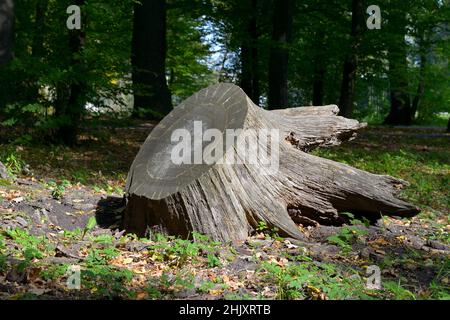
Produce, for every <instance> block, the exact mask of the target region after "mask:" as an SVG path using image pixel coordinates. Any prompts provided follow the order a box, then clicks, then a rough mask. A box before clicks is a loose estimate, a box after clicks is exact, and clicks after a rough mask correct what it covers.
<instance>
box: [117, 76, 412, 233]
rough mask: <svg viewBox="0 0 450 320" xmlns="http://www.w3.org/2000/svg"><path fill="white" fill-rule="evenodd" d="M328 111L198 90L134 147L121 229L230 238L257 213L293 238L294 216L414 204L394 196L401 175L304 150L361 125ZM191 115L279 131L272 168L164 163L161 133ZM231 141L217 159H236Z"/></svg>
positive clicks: (220, 124)
mask: <svg viewBox="0 0 450 320" xmlns="http://www.w3.org/2000/svg"><path fill="white" fill-rule="evenodd" d="M338 112H339V109H338V108H337V106H325V107H304V108H293V109H288V110H275V111H266V110H263V109H261V108H259V107H258V106H256V105H255V104H254V103H253V102H252V101H251V100H250V99H248V97H247V96H246V95H245V93H244V92H243V91H242V90H241V89H240V88H239V87H237V86H234V85H232V84H218V85H214V86H211V87H209V88H207V89H204V90H202V91H200V92H198V93H197V94H195V95H194V96H193V97H191V98H189V99H187V100H186V101H185V102H183V103H182V104H181V105H180V106H179V107H177V108H175V110H174V111H173V112H172V113H171V114H169V115H168V116H167V117H166V118H165V119H164V120H163V121H162V122H161V123H160V124H159V125H158V126H157V127H156V128H155V129H154V130H153V132H152V133H151V134H150V136H149V137H148V138H147V140H146V142H145V143H144V145H143V146H142V148H141V150H140V152H139V154H138V155H137V157H136V159H135V161H134V163H133V165H132V167H131V170H130V173H129V176H128V179H127V187H126V193H127V208H126V213H125V218H124V228H125V229H126V230H127V231H128V232H133V233H137V234H139V235H144V234H145V233H146V232H147V231H148V230H149V229H150V230H155V231H160V232H165V233H168V234H173V235H181V236H185V237H186V236H188V235H189V234H190V233H191V232H192V231H195V232H200V233H204V234H208V235H210V236H211V237H212V238H214V239H217V240H223V241H237V240H243V239H245V238H246V237H247V236H248V235H249V234H250V233H251V232H252V231H253V230H254V229H255V228H256V227H257V226H258V224H259V223H260V222H261V221H264V222H266V223H267V225H268V226H269V228H274V227H276V228H278V230H279V233H280V234H281V235H283V236H287V237H291V238H295V239H302V237H303V236H302V233H301V232H300V229H299V228H298V226H297V225H296V222H297V223H303V224H315V223H322V224H330V225H332V224H339V223H342V221H343V220H342V218H341V217H340V216H339V215H338V213H339V212H341V211H350V212H355V213H358V214H362V215H365V216H367V217H376V216H377V215H379V214H380V213H382V214H385V215H397V216H411V215H414V214H416V213H418V212H419V209H418V208H416V207H415V206H414V205H412V204H409V203H407V202H405V201H403V200H400V199H398V198H397V197H396V195H397V193H398V191H399V189H400V188H402V187H403V186H405V185H406V184H407V183H406V182H404V181H401V180H398V179H395V178H392V177H389V176H383V175H375V174H371V173H368V172H365V171H362V170H358V169H355V168H352V167H350V166H347V165H345V164H341V163H337V162H334V161H331V160H327V159H323V158H319V157H316V156H313V155H309V154H307V153H305V152H304V151H307V150H310V149H312V148H314V147H318V146H330V145H337V144H339V143H341V141H344V140H348V139H351V138H353V137H354V133H355V131H357V130H358V129H360V128H362V127H364V125H363V124H360V123H359V122H358V121H356V120H350V119H345V118H342V117H338V116H337V113H338ZM194 120H202V121H203V122H204V123H206V124H207V127H208V128H218V129H220V130H221V132H225V130H226V129H238V128H242V129H244V130H245V129H263V128H264V129H280V131H281V133H282V134H281V136H280V138H279V144H280V162H279V171H278V173H277V174H273V173H271V172H269V168H268V167H267V166H265V165H264V160H265V159H264V158H260V157H258V158H257V163H256V164H254V165H248V164H226V163H225V164H219V163H215V164H212V165H206V164H201V165H195V164H192V165H182V166H177V165H174V164H173V163H171V159H170V153H171V150H172V148H173V143H171V141H170V138H171V132H173V130H174V129H175V128H186V129H188V130H193V129H192V122H193V121H194ZM238 143H239V142H238ZM238 143H236V145H235V147H234V148H231V149H228V150H227V152H228V153H227V155H226V157H228V156H230V155H232V156H234V157H236V158H239V157H241V155H240V154H239V153H238V152H236V150H238V148H239V145H238ZM240 143H243V142H242V141H241V142H240ZM258 143H259V141H258ZM253 147H255V148H256V147H259V148H267V146H264V145H262V144H261V145H257V146H253ZM255 150H256V149H255ZM241 160H243V159H241ZM266 171H267V172H266Z"/></svg>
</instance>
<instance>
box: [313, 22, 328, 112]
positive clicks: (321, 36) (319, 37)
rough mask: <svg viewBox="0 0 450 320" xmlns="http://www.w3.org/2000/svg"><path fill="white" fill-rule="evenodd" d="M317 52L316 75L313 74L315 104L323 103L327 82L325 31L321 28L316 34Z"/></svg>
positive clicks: (315, 60) (315, 61)
mask: <svg viewBox="0 0 450 320" xmlns="http://www.w3.org/2000/svg"><path fill="white" fill-rule="evenodd" d="M316 43H317V47H316V54H315V59H314V76H313V105H314V106H321V105H323V95H324V83H325V61H324V59H325V58H326V57H325V54H324V50H323V48H325V33H324V31H323V30H320V31H318V32H317V34H316Z"/></svg>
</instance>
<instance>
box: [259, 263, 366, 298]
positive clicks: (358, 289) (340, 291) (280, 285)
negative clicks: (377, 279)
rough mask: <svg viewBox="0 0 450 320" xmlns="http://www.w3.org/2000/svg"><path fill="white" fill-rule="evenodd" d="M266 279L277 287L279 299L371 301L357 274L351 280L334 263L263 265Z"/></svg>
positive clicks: (262, 268)
mask: <svg viewBox="0 0 450 320" xmlns="http://www.w3.org/2000/svg"><path fill="white" fill-rule="evenodd" d="M262 270H264V271H265V272H266V276H265V277H266V280H267V281H269V282H270V283H273V284H274V285H275V286H276V288H277V296H276V298H277V299H280V300H295V299H313V300H321V299H324V298H328V299H333V300H334V299H349V298H368V296H367V295H366V294H365V292H364V284H363V280H362V278H361V277H359V276H358V275H357V274H355V275H353V276H352V277H349V276H348V275H345V274H343V273H341V272H340V271H339V270H338V269H337V268H336V266H334V265H332V264H326V263H321V264H320V266H317V265H315V264H311V263H301V264H298V263H288V264H287V265H284V266H280V265H278V264H275V263H269V262H264V263H263V265H262V267H261V271H262Z"/></svg>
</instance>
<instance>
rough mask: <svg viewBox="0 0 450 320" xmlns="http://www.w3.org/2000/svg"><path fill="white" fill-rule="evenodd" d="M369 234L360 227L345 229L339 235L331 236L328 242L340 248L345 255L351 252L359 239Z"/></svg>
mask: <svg viewBox="0 0 450 320" xmlns="http://www.w3.org/2000/svg"><path fill="white" fill-rule="evenodd" d="M366 234H367V231H366V230H362V229H360V228H358V227H353V226H351V227H343V228H341V230H340V231H339V233H338V234H335V235H332V236H329V237H328V238H327V240H328V241H329V242H331V243H334V244H336V245H338V246H340V247H341V248H342V250H343V252H344V253H347V252H350V251H351V249H352V244H354V243H355V242H356V241H357V240H358V238H359V237H361V236H364V235H366Z"/></svg>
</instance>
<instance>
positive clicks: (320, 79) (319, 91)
mask: <svg viewBox="0 0 450 320" xmlns="http://www.w3.org/2000/svg"><path fill="white" fill-rule="evenodd" d="M324 82H325V70H324V68H323V66H322V65H314V82H313V105H314V106H321V105H323V93H324V87H323V86H324Z"/></svg>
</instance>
